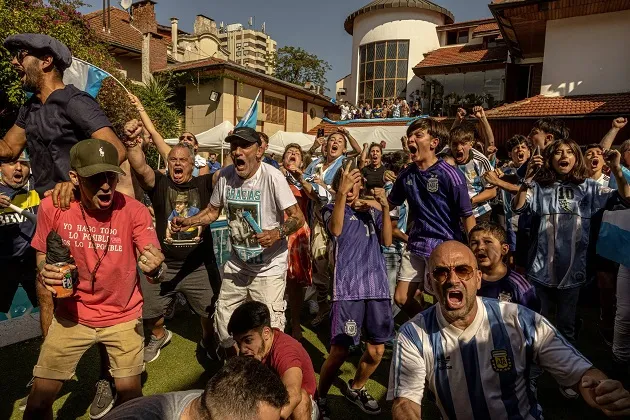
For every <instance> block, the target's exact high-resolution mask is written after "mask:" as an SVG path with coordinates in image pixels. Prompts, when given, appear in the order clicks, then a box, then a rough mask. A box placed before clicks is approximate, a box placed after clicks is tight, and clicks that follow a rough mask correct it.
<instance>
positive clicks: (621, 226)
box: [597, 209, 630, 267]
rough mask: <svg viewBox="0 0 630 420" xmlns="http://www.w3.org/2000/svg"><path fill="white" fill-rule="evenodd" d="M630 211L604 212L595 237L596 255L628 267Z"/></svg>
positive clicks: (629, 262) (629, 265) (629, 258)
mask: <svg viewBox="0 0 630 420" xmlns="http://www.w3.org/2000/svg"><path fill="white" fill-rule="evenodd" d="M629 249H630V209H626V210H616V211H605V212H604V216H603V218H602V226H601V227H600V229H599V236H598V237H597V253H598V254H599V255H601V256H602V257H604V258H608V259H609V260H612V261H614V262H616V263H619V264H621V265H625V266H626V267H630V252H628V250H629Z"/></svg>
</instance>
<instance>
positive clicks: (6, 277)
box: [0, 248, 37, 312]
mask: <svg viewBox="0 0 630 420" xmlns="http://www.w3.org/2000/svg"><path fill="white" fill-rule="evenodd" d="M1 266H2V276H0V277H2V280H0V312H9V310H10V309H11V303H12V302H13V297H14V296H15V292H17V289H18V287H19V286H20V285H22V288H23V289H24V291H25V292H26V295H27V296H28V299H29V300H30V301H31V304H33V307H34V308H35V307H37V292H36V288H35V282H36V281H37V264H36V263H35V250H34V249H32V248H29V250H28V251H26V253H25V254H24V255H23V256H21V257H13V258H11V259H10V260H8V261H6V262H3V263H2V264H1Z"/></svg>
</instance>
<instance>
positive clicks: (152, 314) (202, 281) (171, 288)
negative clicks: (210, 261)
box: [140, 264, 221, 319]
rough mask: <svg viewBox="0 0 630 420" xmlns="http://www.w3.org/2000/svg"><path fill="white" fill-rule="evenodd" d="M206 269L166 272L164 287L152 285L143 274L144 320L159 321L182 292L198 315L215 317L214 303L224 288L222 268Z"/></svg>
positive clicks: (141, 277) (141, 279) (202, 267)
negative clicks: (221, 286) (154, 319)
mask: <svg viewBox="0 0 630 420" xmlns="http://www.w3.org/2000/svg"><path fill="white" fill-rule="evenodd" d="M209 268H210V270H207V269H206V266H205V265H203V264H202V265H201V266H200V267H198V268H197V269H195V270H192V271H188V270H185V269H168V268H167V269H166V270H165V271H164V275H163V276H164V277H163V281H162V283H160V284H151V283H149V282H148V281H147V279H146V277H145V276H144V275H142V274H141V275H140V285H141V287H142V297H143V298H144V305H143V306H142V317H143V318H144V319H153V318H159V317H161V316H163V315H164V312H165V311H166V308H167V307H168V306H169V305H170V304H171V303H172V301H173V299H175V296H176V295H177V293H178V292H181V293H182V294H183V295H184V296H185V297H186V300H187V301H188V305H190V307H191V308H192V310H193V311H195V313H196V314H197V315H200V316H203V317H206V318H209V317H210V316H212V315H213V314H214V304H215V301H216V298H217V297H218V295H219V289H220V285H221V280H220V275H219V271H218V269H215V270H212V267H209Z"/></svg>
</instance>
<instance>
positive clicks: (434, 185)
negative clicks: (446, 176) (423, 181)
mask: <svg viewBox="0 0 630 420" xmlns="http://www.w3.org/2000/svg"><path fill="white" fill-rule="evenodd" d="M438 189H439V181H438V178H437V176H432V177H431V178H429V179H428V180H427V191H429V192H430V193H436V192H438Z"/></svg>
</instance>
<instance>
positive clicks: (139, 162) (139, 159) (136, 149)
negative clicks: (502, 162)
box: [124, 120, 155, 191]
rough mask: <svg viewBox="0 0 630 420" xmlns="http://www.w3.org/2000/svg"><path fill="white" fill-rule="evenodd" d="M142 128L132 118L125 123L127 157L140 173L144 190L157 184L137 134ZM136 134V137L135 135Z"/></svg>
mask: <svg viewBox="0 0 630 420" xmlns="http://www.w3.org/2000/svg"><path fill="white" fill-rule="evenodd" d="M140 129H141V126H140V124H138V121H137V120H131V121H129V122H127V124H125V128H124V133H125V146H126V147H127V159H128V160H129V164H130V165H131V168H132V169H133V170H134V172H136V174H137V175H138V182H139V183H140V186H141V187H142V189H143V190H145V191H148V190H152V189H153V187H154V186H155V172H153V169H152V168H151V167H150V166H149V165H148V164H147V161H146V159H145V156H144V152H143V151H142V139H141V138H140V137H139V136H137V133H138V132H139V130H140ZM134 135H136V137H135V138H134V137H133V136H134Z"/></svg>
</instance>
